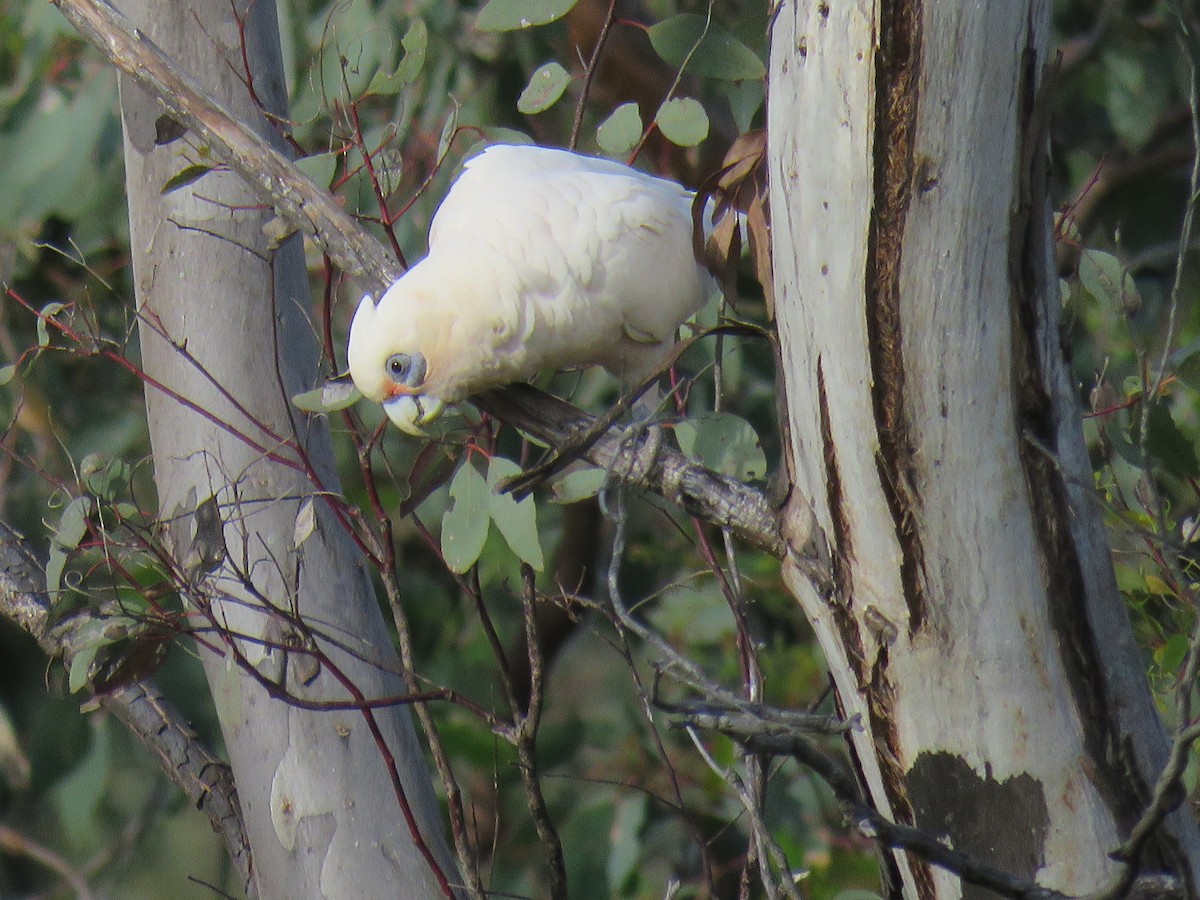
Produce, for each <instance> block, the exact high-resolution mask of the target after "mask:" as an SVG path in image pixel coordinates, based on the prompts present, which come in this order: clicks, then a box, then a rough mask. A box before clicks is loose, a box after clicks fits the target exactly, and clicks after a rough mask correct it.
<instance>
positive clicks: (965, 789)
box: [768, 0, 1200, 898]
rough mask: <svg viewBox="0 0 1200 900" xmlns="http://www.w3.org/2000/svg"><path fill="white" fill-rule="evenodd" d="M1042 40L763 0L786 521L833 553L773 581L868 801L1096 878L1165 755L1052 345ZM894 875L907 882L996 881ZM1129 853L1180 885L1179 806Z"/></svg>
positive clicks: (1000, 857)
mask: <svg viewBox="0 0 1200 900" xmlns="http://www.w3.org/2000/svg"><path fill="white" fill-rule="evenodd" d="M1048 38H1049V2H1048V0H1021V2H1012V3H933V2H925V3H921V2H911V0H888V2H879V0H877V2H869V0H863V2H857V3H798V2H796V0H791V2H785V3H784V4H783V6H782V8H781V10H780V11H779V13H778V16H777V17H776V19H775V22H774V26H773V34H772V46H771V66H770V108H769V112H768V133H769V142H770V176H771V219H772V223H773V228H774V233H773V242H774V262H775V295H776V298H777V307H778V309H777V316H778V322H779V332H780V342H781V344H782V355H783V371H784V377H785V387H786V406H787V414H788V418H789V426H790V433H791V437H790V445H789V448H788V454H787V455H788V463H789V465H790V469H791V475H792V478H793V486H794V490H793V492H792V497H791V501H790V505H789V507H788V508H787V510H786V513H785V516H786V530H787V531H788V537H789V540H790V541H791V543H792V546H793V547H795V548H802V547H803V545H804V544H805V542H812V541H816V542H818V543H825V542H827V545H828V548H829V551H830V555H831V558H832V569H831V571H832V579H830V580H826V581H822V580H821V579H817V578H813V577H811V576H810V575H809V574H807V572H806V570H805V569H804V568H803V567H802V566H801V565H799V564H798V563H796V562H787V563H785V576H786V577H787V579H788V583H789V585H790V587H791V588H792V589H793V591H794V592H795V594H796V596H797V598H798V599H799V601H800V602H801V604H802V605H803V608H804V610H805V612H806V614H807V615H808V617H809V618H810V619H811V621H812V622H813V624H814V626H815V628H816V631H817V634H818V636H819V639H820V642H821V645H822V647H823V649H824V652H825V654H826V657H827V659H828V662H829V665H830V667H831V669H832V672H833V676H834V680H835V683H836V687H837V693H838V697H839V699H840V702H841V704H842V706H843V707H844V710H845V713H846V714H847V715H856V716H858V717H860V720H861V725H862V727H861V730H859V731H857V732H856V733H854V734H853V736H852V742H853V749H854V751H855V755H856V758H857V761H858V763H859V765H860V767H861V774H862V779H863V782H864V785H865V787H866V789H867V791H868V793H869V795H870V799H871V801H872V802H873V803H874V804H875V805H876V807H877V808H878V809H879V810H880V811H881V812H884V813H885V814H887V815H888V816H890V817H892V818H894V819H895V820H898V821H900V822H905V823H910V824H914V825H916V826H919V827H920V828H922V829H923V830H925V831H927V832H928V833H930V834H932V835H935V836H940V837H944V838H947V839H948V840H949V841H950V843H951V844H952V845H953V846H954V847H956V848H958V849H960V850H965V851H967V852H969V853H972V854H975V855H977V856H978V857H981V858H982V859H984V860H987V861H990V862H992V863H994V864H996V865H998V866H1000V867H1002V868H1004V869H1006V870H1008V871H1009V872H1012V873H1013V874H1017V875H1023V876H1027V877H1031V878H1036V879H1037V881H1038V882H1039V883H1041V884H1043V885H1045V886H1049V887H1053V888H1057V889H1059V890H1061V891H1064V892H1067V893H1072V894H1078V893H1084V892H1087V891H1090V890H1093V889H1096V888H1098V887H1100V886H1101V885H1103V884H1105V883H1106V882H1107V880H1108V879H1109V878H1110V877H1112V875H1113V870H1114V866H1115V865H1116V864H1115V863H1114V861H1113V860H1112V859H1110V858H1109V856H1108V854H1109V853H1110V852H1111V851H1113V850H1114V849H1115V848H1116V847H1117V846H1118V845H1119V844H1120V843H1121V842H1122V840H1124V839H1125V838H1126V837H1127V835H1128V832H1129V829H1130V827H1131V825H1132V823H1133V822H1134V821H1135V820H1136V818H1137V816H1138V814H1139V812H1140V811H1141V809H1142V807H1143V804H1144V802H1145V798H1146V796H1147V794H1148V793H1149V789H1150V787H1151V786H1152V785H1153V784H1154V781H1155V779H1156V778H1157V776H1158V773H1159V771H1160V769H1161V767H1162V764H1163V762H1164V759H1165V756H1166V752H1167V747H1168V743H1167V739H1166V736H1165V733H1164V730H1163V727H1162V725H1161V723H1160V721H1159V719H1158V717H1157V714H1156V712H1155V709H1154V705H1153V702H1152V699H1151V696H1150V694H1149V691H1148V689H1147V687H1146V684H1145V679H1144V675H1143V670H1142V665H1141V661H1140V659H1139V655H1138V652H1137V649H1136V647H1135V645H1134V642H1133V637H1132V633H1131V629H1130V627H1129V623H1128V620H1127V617H1126V614H1125V611H1124V608H1123V606H1122V604H1121V600H1120V597H1119V595H1118V593H1117V590H1116V585H1115V580H1114V578H1113V571H1112V565H1111V561H1110V557H1109V551H1108V547H1107V543H1106V539H1105V535H1104V532H1103V530H1102V527H1101V522H1100V516H1099V509H1098V508H1097V507H1096V504H1095V501H1094V499H1093V497H1092V491H1091V485H1092V475H1091V469H1090V466H1089V463H1088V459H1087V456H1086V452H1085V448H1084V444H1083V439H1082V432H1081V428H1080V425H1079V416H1080V410H1079V409H1078V403H1077V399H1076V394H1075V390H1074V388H1073V385H1072V384H1071V382H1070V378H1069V374H1068V372H1067V370H1066V367H1065V363H1064V359H1063V354H1062V350H1061V347H1060V342H1059V330H1058V329H1059V308H1058V290H1057V280H1056V278H1055V277H1054V273H1053V269H1052V268H1051V249H1052V248H1051V240H1052V238H1051V233H1050V217H1049V207H1048V205H1047V202H1046V196H1045V186H1046V176H1047V161H1046V154H1045V145H1046V139H1045V133H1044V122H1045V103H1044V99H1043V95H1042V94H1041V93H1039V87H1040V84H1041V81H1042V79H1043V71H1044V67H1045V66H1046V64H1047V62H1048V61H1049V58H1050V57H1049V55H1048V46H1047V42H1048ZM798 558H799V557H798V555H793V556H791V557H790V559H791V560H797V559H798ZM888 863H889V868H890V869H891V874H892V876H893V878H894V881H895V884H896V885H897V886H898V887H897V890H902V891H903V893H904V895H905V896H909V897H922V898H926V897H957V896H960V895H961V896H965V897H972V896H975V897H982V896H992V895H991V894H990V893H988V892H986V891H982V890H980V889H978V888H973V887H970V886H964V885H962V884H961V883H960V882H959V880H958V878H956V877H955V876H953V875H950V874H948V873H946V872H944V871H942V870H939V869H934V868H932V867H930V866H928V865H926V864H924V863H922V862H920V861H919V860H917V859H915V858H910V857H908V856H906V855H904V854H901V853H897V854H895V855H894V856H892V857H890V858H889V860H888ZM1144 863H1145V865H1146V866H1147V867H1148V868H1150V869H1154V868H1156V867H1159V868H1166V869H1168V870H1171V871H1174V872H1175V873H1176V874H1177V875H1178V876H1179V877H1180V878H1182V879H1183V880H1184V883H1185V886H1186V887H1187V889H1188V895H1189V896H1197V892H1198V891H1200V879H1198V878H1197V875H1198V874H1200V844H1198V841H1197V832H1196V827H1195V823H1194V822H1193V821H1192V820H1191V819H1190V817H1188V816H1187V814H1186V812H1177V813H1175V814H1174V816H1173V817H1172V818H1171V819H1169V820H1168V822H1167V824H1166V826H1165V827H1164V828H1163V829H1162V830H1161V831H1160V832H1159V833H1158V836H1157V838H1156V841H1155V842H1154V843H1153V844H1152V845H1151V847H1150V848H1149V851H1148V858H1147V859H1145V860H1144Z"/></svg>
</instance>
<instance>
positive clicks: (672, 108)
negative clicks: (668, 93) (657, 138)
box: [654, 97, 708, 147]
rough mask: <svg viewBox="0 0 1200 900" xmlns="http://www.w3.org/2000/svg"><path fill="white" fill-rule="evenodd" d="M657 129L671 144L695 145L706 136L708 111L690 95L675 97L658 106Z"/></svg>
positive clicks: (655, 118)
mask: <svg viewBox="0 0 1200 900" xmlns="http://www.w3.org/2000/svg"><path fill="white" fill-rule="evenodd" d="M654 121H655V123H656V124H657V125H658V130H659V131H661V132H662V133H663V137H665V138H666V139H667V140H668V141H670V142H671V143H672V144H677V145H678V146H680V147H695V146H696V145H697V144H699V143H700V142H701V141H702V140H704V139H705V138H706V137H708V113H706V112H705V111H704V107H703V106H701V105H700V103H699V102H698V101H696V100H693V99H692V98H691V97H675V98H673V99H671V100H668V101H667V102H666V103H664V104H663V105H662V106H661V107H659V110H658V115H656V116H655V117H654Z"/></svg>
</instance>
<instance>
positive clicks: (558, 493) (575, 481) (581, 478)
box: [550, 468, 608, 503]
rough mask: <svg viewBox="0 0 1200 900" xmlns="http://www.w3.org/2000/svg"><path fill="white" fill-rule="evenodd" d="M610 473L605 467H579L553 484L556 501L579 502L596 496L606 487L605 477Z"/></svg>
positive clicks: (554, 499) (552, 488)
mask: <svg viewBox="0 0 1200 900" xmlns="http://www.w3.org/2000/svg"><path fill="white" fill-rule="evenodd" d="M607 477H608V473H607V472H605V471H604V470H603V469H593V468H587V469H578V470H576V471H574V472H568V473H567V474H566V475H564V476H562V477H561V478H559V479H558V480H557V481H555V482H554V483H553V484H552V485H551V486H550V490H551V491H553V492H554V497H553V502H555V503H577V502H579V501H580V500H586V499H587V498H588V497H595V496H596V495H597V494H598V493H600V490H601V488H603V487H604V479H605V478H607Z"/></svg>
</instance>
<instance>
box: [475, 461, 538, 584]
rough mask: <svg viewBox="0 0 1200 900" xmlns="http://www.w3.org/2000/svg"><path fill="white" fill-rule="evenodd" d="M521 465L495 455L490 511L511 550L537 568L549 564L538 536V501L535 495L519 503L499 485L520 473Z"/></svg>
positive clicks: (490, 475)
mask: <svg viewBox="0 0 1200 900" xmlns="http://www.w3.org/2000/svg"><path fill="white" fill-rule="evenodd" d="M520 474H521V467H520V466H518V465H517V464H516V463H515V462H513V461H512V460H511V459H505V458H504V457H502V456H493V457H492V458H491V460H490V462H489V463H488V477H487V480H488V490H489V491H490V492H491V503H490V506H489V513H490V515H491V517H492V521H493V522H495V523H496V527H497V528H498V529H499V530H500V534H501V535H502V536H503V537H504V541H505V543H507V544H508V546H509V549H510V550H512V552H513V553H515V554H516V555H517V558H518V559H520V560H521V561H522V562H526V563H529V565H531V566H532V567H533V568H534V570H535V571H537V572H540V571H542V570H543V569H544V568H545V567H546V563H545V560H544V558H543V557H542V542H541V538H540V537H539V535H538V527H537V504H536V503H534V501H533V497H526V498H525V499H524V500H522V501H520V502H517V501H516V500H514V499H513V496H512V494H502V493H499V492H498V491H497V490H496V486H497V485H498V484H499V483H500V482H501V481H503V480H504V479H505V478H509V477H511V476H513V475H520Z"/></svg>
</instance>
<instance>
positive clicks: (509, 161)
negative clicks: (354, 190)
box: [348, 145, 716, 435]
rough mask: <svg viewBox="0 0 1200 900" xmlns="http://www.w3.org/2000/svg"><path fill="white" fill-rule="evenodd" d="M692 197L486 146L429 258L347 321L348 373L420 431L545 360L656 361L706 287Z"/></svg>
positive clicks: (627, 372)
mask: <svg viewBox="0 0 1200 900" xmlns="http://www.w3.org/2000/svg"><path fill="white" fill-rule="evenodd" d="M691 204H692V194H691V192H689V191H687V190H686V189H684V188H683V187H682V186H680V185H678V184H676V183H674V182H672V181H667V180H665V179H662V178H655V177H653V176H651V175H647V174H645V173H643V172H639V171H637V170H636V169H632V168H630V167H629V166H625V165H622V164H620V163H616V162H612V161H609V160H604V159H595V158H593V157H590V156H582V155H580V154H578V153H572V152H569V151H566V150H551V149H547V148H543V147H528V146H510V145H495V146H492V147H488V148H487V149H486V150H484V151H483V152H482V153H480V154H479V155H477V156H475V157H474V158H473V159H471V160H470V161H468V162H467V164H466V167H465V170H464V171H463V173H462V174H461V175H460V176H459V177H458V179H457V180H456V181H455V182H454V185H453V186H452V187H451V188H450V191H449V193H448V194H447V195H446V198H445V200H443V201H442V205H441V207H440V208H439V209H438V211H437V213H436V215H435V216H434V218H433V223H432V225H431V227H430V229H429V253H428V255H427V256H426V257H425V258H424V259H423V260H421V261H420V262H418V263H417V264H416V265H414V266H413V267H412V268H411V269H409V270H408V272H406V273H405V274H404V275H403V276H402V277H401V278H400V279H399V280H398V281H397V282H396V283H395V284H393V285H392V286H391V287H390V288H389V289H388V290H387V292H386V293H384V295H383V296H382V297H381V298H380V299H379V302H378V303H375V302H373V301H372V299H371V298H370V297H369V296H367V297H364V298H363V300H362V302H361V303H360V304H359V306H358V311H357V312H356V313H355V315H354V321H353V323H352V324H351V326H350V346H349V354H348V355H349V362H350V375H351V377H352V378H353V379H354V384H355V385H356V386H357V387H358V389H359V391H361V392H362V394H363V395H364V396H366V397H368V398H369V399H371V400H374V401H376V402H379V403H382V404H383V406H384V409H385V410H386V411H387V415H388V417H389V418H390V419H391V420H392V422H394V423H395V424H396V425H397V426H398V427H399V428H400V429H402V430H403V431H406V432H408V433H409V434H416V435H420V434H423V433H424V432H423V431H422V427H423V426H425V425H428V424H429V423H430V422H432V421H433V420H434V419H436V418H437V417H438V416H439V415H441V413H442V410H443V409H444V408H445V406H446V405H447V404H451V403H456V402H458V401H460V400H463V399H465V398H466V397H468V396H470V395H471V394H473V393H475V392H477V391H480V390H483V389H485V388H489V387H496V386H499V385H503V384H508V383H510V382H514V381H524V380H527V379H529V378H532V377H533V376H534V375H536V374H537V373H538V372H540V371H548V370H558V369H566V368H581V367H584V366H591V365H602V366H604V367H605V368H606V369H608V370H609V371H610V372H612V373H613V374H614V375H616V376H617V377H618V378H621V379H622V380H623V381H625V382H626V383H632V382H633V381H634V380H636V379H641V378H643V377H645V376H646V375H648V374H650V373H651V372H652V371H653V370H654V369H655V368H656V367H657V366H658V365H659V364H660V363H661V362H662V361H663V360H664V359H665V358H666V356H667V354H668V353H669V352H670V350H671V348H672V346H673V345H674V343H675V336H676V331H677V329H678V328H679V326H680V324H681V323H682V322H684V321H685V320H687V319H688V318H690V317H691V316H693V315H694V314H695V313H696V312H697V311H698V310H699V309H700V308H701V307H702V306H703V305H704V303H705V301H706V300H707V299H708V298H709V297H710V296H712V295H713V294H714V293H715V291H716V285H715V282H714V281H713V279H712V278H711V277H710V275H709V274H708V272H707V271H706V270H705V269H704V267H703V266H702V265H701V264H700V263H699V262H698V261H697V258H696V256H695V253H694V252H693V242H692V213H691Z"/></svg>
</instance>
